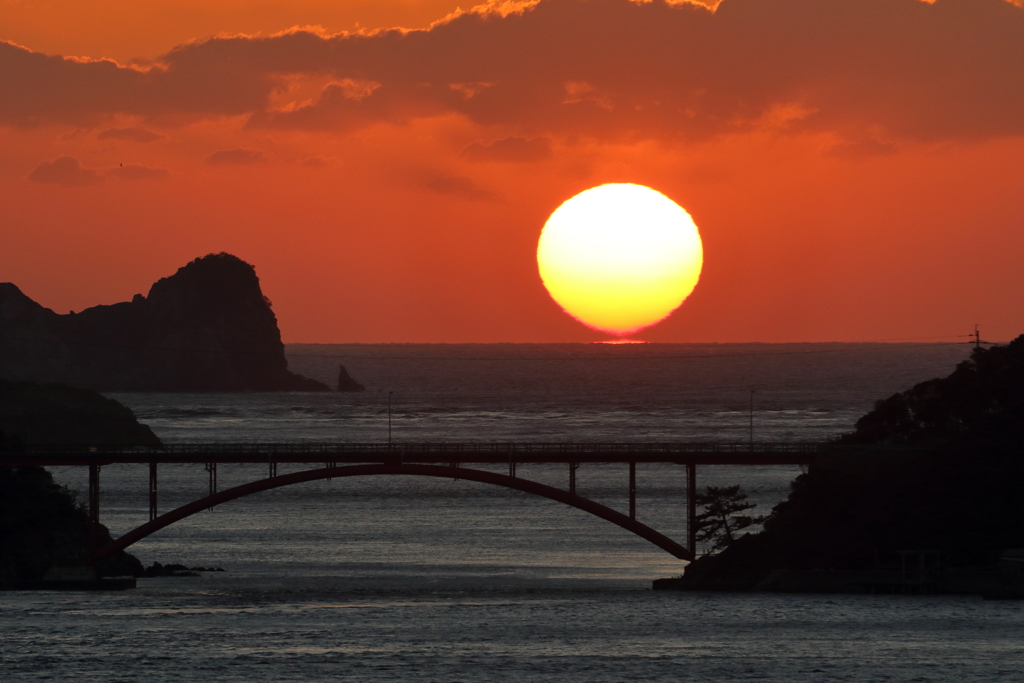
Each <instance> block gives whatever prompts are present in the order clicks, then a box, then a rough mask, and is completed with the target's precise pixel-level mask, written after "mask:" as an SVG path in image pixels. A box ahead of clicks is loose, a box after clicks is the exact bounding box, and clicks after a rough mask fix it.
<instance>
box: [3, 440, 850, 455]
mask: <svg viewBox="0 0 1024 683" xmlns="http://www.w3.org/2000/svg"><path fill="white" fill-rule="evenodd" d="M832 447H833V445H832V444H828V443H808V442H770V441H769V442H760V443H749V442H748V443H717V442H686V441H682V442H675V441H670V442H648V443H628V442H627V443H622V442H617V443H601V442H576V443H567V442H554V443H545V442H536V443H534V442H491V441H456V442H428V443H401V442H396V443H390V444H389V443H205V444H167V445H165V446H164V447H163V448H162V449H156V448H149V447H142V446H128V447H124V446H90V445H77V446H76V445H70V446H69V445H64V446H57V445H36V444H33V445H30V446H24V447H18V448H4V449H3V450H2V451H0V453H3V454H11V455H15V454H16V455H54V454H68V453H75V454H83V455H84V454H92V453H96V454H132V455H144V454H153V455H195V454H208V455H218V454H222V455H226V454H231V455H268V456H270V455H275V454H288V455H311V456H313V455H318V456H319V455H323V456H329V455H342V454H344V455H359V454H364V455H368V456H369V455H375V456H387V455H395V454H406V455H410V456H413V455H416V454H424V455H429V454H438V453H451V454H490V455H508V456H514V455H574V454H579V455H587V454H592V453H602V454H620V455H623V456H628V455H640V454H672V453H680V454H694V453H722V454H728V453H767V454H772V453H775V454H784V453H818V452H821V451H822V450H827V449H830V448H832Z"/></svg>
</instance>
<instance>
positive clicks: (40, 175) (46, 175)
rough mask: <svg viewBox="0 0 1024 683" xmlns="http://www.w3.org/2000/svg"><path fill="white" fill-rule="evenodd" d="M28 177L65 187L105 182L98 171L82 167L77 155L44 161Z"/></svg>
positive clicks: (35, 180) (39, 181) (38, 181)
mask: <svg viewBox="0 0 1024 683" xmlns="http://www.w3.org/2000/svg"><path fill="white" fill-rule="evenodd" d="M28 179H29V180H32V181H34V182H37V183H52V184H54V185H63V186H64V187H82V186H85V185H98V184H100V183H102V182H103V178H102V177H100V175H99V174H98V173H96V171H92V170H89V169H87V168H82V167H81V165H79V163H78V159H76V158H75V157H69V156H63V157H58V158H57V159H54V160H53V161H44V162H43V163H41V164H39V165H38V166H36V167H35V169H33V171H32V172H31V173H29V174H28Z"/></svg>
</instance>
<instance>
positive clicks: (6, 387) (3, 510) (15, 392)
mask: <svg viewBox="0 0 1024 683" xmlns="http://www.w3.org/2000/svg"><path fill="white" fill-rule="evenodd" d="M46 445H49V446H55V445H79V446H149V447H152V448H159V447H161V446H162V444H161V443H160V440H159V439H158V438H157V437H156V435H154V434H153V432H152V431H151V430H150V428H149V427H147V426H146V425H144V424H139V422H138V421H137V420H136V419H135V415H134V414H133V413H132V411H131V410H129V409H128V408H126V407H125V406H123V405H121V404H120V403H118V402H117V401H114V400H112V399H109V398H105V397H104V396H102V395H101V394H99V393H97V392H95V391H90V390H88V389H72V388H69V387H65V386H59V385H39V384H34V383H30V382H8V381H5V380H0V451H6V452H15V453H16V452H18V451H20V450H22V448H23V447H24V446H46ZM89 533H90V524H89V518H88V514H87V512H86V511H85V510H84V509H83V508H82V506H81V505H80V504H79V502H78V501H77V499H76V498H75V495H74V493H72V492H71V491H69V490H67V489H66V488H64V487H63V486H60V485H58V484H56V483H54V481H53V477H52V475H51V474H50V473H49V472H48V471H46V470H45V469H43V468H42V467H15V468H11V467H0V586H3V585H5V584H7V585H10V584H15V583H18V582H24V581H38V580H40V579H42V578H43V575H44V574H45V573H46V571H47V570H48V569H49V568H50V567H51V566H52V565H53V564H54V563H55V562H64V563H70V564H75V563H76V562H77V563H82V562H84V561H85V559H86V558H87V556H88V553H89V540H90V539H89ZM109 540H110V533H109V532H108V531H107V529H106V527H103V528H102V529H101V530H100V541H101V542H103V543H106V542H108V541H109ZM99 569H100V571H101V573H102V574H104V575H106V576H123V575H132V576H141V575H142V571H143V567H142V563H140V562H139V561H138V560H137V559H136V558H135V557H133V556H132V555H129V554H128V553H126V552H120V553H117V554H116V555H114V556H113V557H111V558H109V559H108V560H104V561H103V562H102V563H101V564H100V567H99Z"/></svg>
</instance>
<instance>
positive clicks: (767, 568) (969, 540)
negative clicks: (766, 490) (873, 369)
mask: <svg viewBox="0 0 1024 683" xmlns="http://www.w3.org/2000/svg"><path fill="white" fill-rule="evenodd" d="M840 444H841V445H845V446H847V447H850V448H851V449H854V448H855V447H856V446H858V445H860V446H866V447H870V446H874V445H889V446H904V447H905V450H902V451H901V450H898V449H897V450H889V451H886V450H878V451H876V452H870V450H868V451H860V452H858V451H856V450H850V451H849V452H845V453H844V452H842V451H838V452H836V453H833V454H830V455H826V456H822V457H820V458H819V460H818V461H817V462H816V463H815V464H814V465H812V466H811V467H810V468H809V469H808V472H807V473H806V474H804V475H801V476H800V477H797V479H796V480H795V481H794V482H793V485H792V491H791V492H790V495H789V498H788V499H787V500H786V501H784V502H782V503H780V504H779V505H777V506H776V507H775V509H774V510H773V511H772V514H771V516H770V517H769V519H768V520H767V522H766V523H765V527H764V531H762V532H761V533H759V534H755V535H747V536H744V537H742V538H740V539H738V540H737V541H736V542H735V543H733V544H732V545H730V546H729V547H728V548H727V549H726V550H724V551H723V552H722V553H721V554H719V555H717V556H707V557H703V558H700V559H698V560H697V561H695V562H694V563H692V564H691V565H690V566H689V567H687V569H686V573H685V575H684V577H683V579H682V582H681V587H683V588H688V589H693V590H703V589H713V590H719V589H720V590H750V589H753V588H756V587H758V586H765V585H767V584H770V583H771V580H770V579H769V577H770V576H771V575H773V572H774V573H778V572H780V571H781V572H798V573H799V572H802V573H803V574H801V576H803V577H804V579H801V580H810V579H808V578H807V577H811V578H812V579H813V578H814V577H815V576H818V577H819V578H820V577H821V576H824V575H816V574H814V572H822V571H825V572H828V571H832V572H838V571H863V570H868V569H870V568H873V567H879V566H886V565H887V564H888V565H889V566H893V567H898V566H899V562H900V555H899V553H900V552H901V551H913V550H927V551H929V552H934V553H935V555H934V556H935V557H937V558H941V559H940V564H941V567H943V568H945V569H949V568H956V567H968V566H973V565H989V564H991V563H992V562H993V561H994V559H995V558H997V557H998V556H999V555H1000V553H1001V552H1003V551H1004V550H1006V549H1007V548H1021V547H1024V512H1022V511H1024V336H1021V337H1018V338H1017V339H1015V340H1014V341H1013V342H1011V343H1010V344H1008V345H1006V346H996V347H993V348H990V349H978V350H976V351H975V352H974V353H973V355H972V357H971V359H970V360H968V361H965V362H963V363H961V364H960V365H959V366H957V368H956V370H955V371H954V372H953V373H952V374H951V375H950V376H948V377H946V378H943V379H935V380H930V381H928V382H923V383H921V384H918V385H917V386H915V387H914V388H913V389H910V390H909V391H906V392H903V393H900V394H897V395H895V396H893V397H891V398H888V399H886V400H884V401H879V402H878V403H877V404H876V407H875V409H874V410H873V411H871V412H870V413H868V414H867V415H865V416H864V417H863V418H861V419H860V420H859V421H858V422H857V426H856V430H855V431H854V432H853V433H852V434H849V435H847V436H845V437H843V438H842V439H840ZM816 580H817V579H815V581H816ZM818 585H824V584H822V583H819V584H818Z"/></svg>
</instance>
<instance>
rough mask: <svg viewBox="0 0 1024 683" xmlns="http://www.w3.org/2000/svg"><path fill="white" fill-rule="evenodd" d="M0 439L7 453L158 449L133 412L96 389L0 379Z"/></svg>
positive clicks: (159, 445) (150, 434)
mask: <svg viewBox="0 0 1024 683" xmlns="http://www.w3.org/2000/svg"><path fill="white" fill-rule="evenodd" d="M0 439H3V440H4V447H5V448H7V449H17V448H20V447H22V446H31V445H33V444H48V445H62V446H64V445H73V446H149V447H151V448H160V447H161V445H162V444H161V443H160V439H158V438H157V437H156V435H155V434H154V433H153V431H152V430H151V429H150V428H149V427H148V426H146V425H144V424H139V422H138V420H136V419H135V415H134V414H133V413H132V411H131V410H129V409H128V408H126V407H125V406H123V405H121V404H120V403H118V402H117V401H115V400H113V399H110V398H106V397H104V396H103V395H102V394H99V393H97V392H95V391H90V390H89V389H78V388H73V387H66V386H62V385H58V384H48V385H41V384H37V383H35V382H9V381H7V380H4V379H0Z"/></svg>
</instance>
